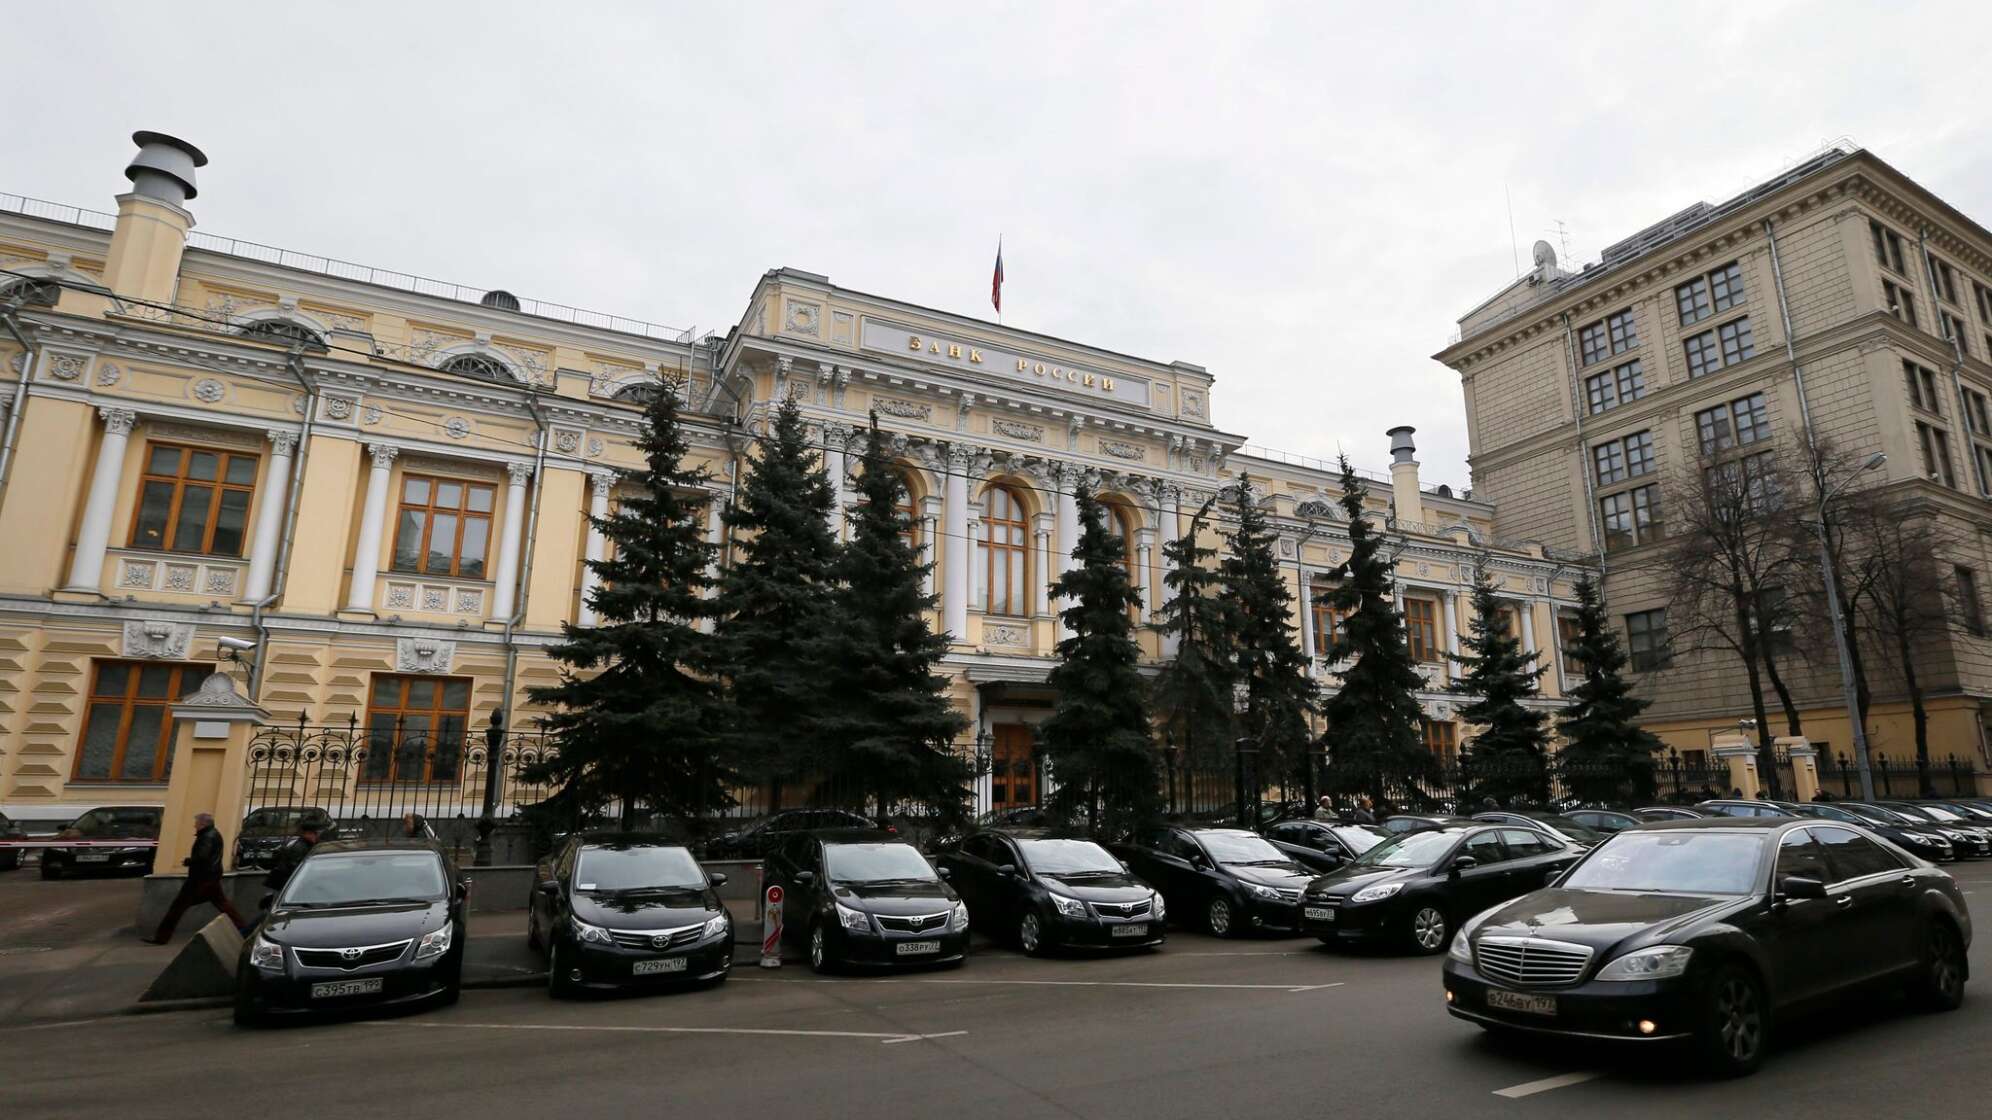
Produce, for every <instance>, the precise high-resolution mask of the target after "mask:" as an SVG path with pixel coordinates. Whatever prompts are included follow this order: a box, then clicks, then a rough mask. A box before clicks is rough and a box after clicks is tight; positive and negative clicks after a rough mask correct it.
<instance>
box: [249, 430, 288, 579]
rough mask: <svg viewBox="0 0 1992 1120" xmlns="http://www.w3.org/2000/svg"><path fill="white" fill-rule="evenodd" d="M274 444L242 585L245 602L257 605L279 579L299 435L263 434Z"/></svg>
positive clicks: (272, 431) (271, 448) (275, 431)
mask: <svg viewBox="0 0 1992 1120" xmlns="http://www.w3.org/2000/svg"><path fill="white" fill-rule="evenodd" d="M263 434H264V435H265V436H267V437H269V440H270V471H269V473H268V474H267V475H265V476H264V478H263V491H262V493H261V494H259V495H257V498H258V500H259V501H260V502H261V503H262V504H260V505H258V506H257V507H256V529H255V532H254V533H253V534H252V535H251V536H250V538H249V576H248V578H247V579H245V580H243V583H242V598H243V600H244V601H245V602H250V603H255V602H259V601H261V600H262V599H264V598H266V597H267V596H268V595H269V594H270V583H271V581H272V580H274V579H275V578H276V573H277V551H278V549H279V547H280V546H279V545H278V542H277V534H278V533H279V532H281V531H282V529H283V522H284V496H285V495H286V494H288V493H289V492H290V473H291V456H292V455H294V454H296V453H297V433H296V432H287V431H284V430H283V429H281V428H271V429H270V430H269V431H267V432H264V433H263Z"/></svg>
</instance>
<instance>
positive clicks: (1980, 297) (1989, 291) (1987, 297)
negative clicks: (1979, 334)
mask: <svg viewBox="0 0 1992 1120" xmlns="http://www.w3.org/2000/svg"><path fill="white" fill-rule="evenodd" d="M1971 295H1972V302H1974V303H1976V304H1978V321H1979V322H1981V323H1984V324H1985V325H1986V326H1992V288H1988V287H1986V286H1985V285H1983V284H1980V283H1979V282H1978V281H1976V280H1973V281H1972V282H1971Z"/></svg>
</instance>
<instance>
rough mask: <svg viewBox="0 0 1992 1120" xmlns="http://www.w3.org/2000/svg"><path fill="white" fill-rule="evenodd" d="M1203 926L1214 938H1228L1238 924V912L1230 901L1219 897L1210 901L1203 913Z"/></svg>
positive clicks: (1221, 896)
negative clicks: (1208, 928) (1208, 929)
mask: <svg viewBox="0 0 1992 1120" xmlns="http://www.w3.org/2000/svg"><path fill="white" fill-rule="evenodd" d="M1204 924H1205V925H1207V926H1209V927H1210V932H1211V934H1212V935H1213V936H1215V937H1230V936H1231V935H1232V934H1233V932H1234V928H1233V927H1235V926H1236V925H1237V924H1238V912H1237V911H1236V910H1235V909H1234V908H1233V907H1232V905H1231V900H1230V899H1228V898H1226V897H1224V896H1223V895H1219V896H1217V897H1216V898H1213V899H1211V900H1210V907H1209V908H1208V909H1206V910H1205V911H1204Z"/></svg>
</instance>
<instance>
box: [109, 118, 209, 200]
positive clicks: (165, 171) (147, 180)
mask: <svg viewBox="0 0 1992 1120" xmlns="http://www.w3.org/2000/svg"><path fill="white" fill-rule="evenodd" d="M131 142H132V143H134V144H137V145H138V154H137V155H135V156H133V157H131V165H130V166H128V167H126V168H125V178H127V179H130V180H131V183H132V190H133V191H135V192H137V193H138V194H142V195H144V196H145V197H147V198H156V199H158V200H159V201H161V202H168V203H171V204H173V205H174V206H179V205H181V204H182V203H184V202H186V201H187V200H188V199H191V198H193V197H194V196H195V195H198V194H199V193H200V191H199V190H197V189H196V188H195V186H194V168H196V167H206V166H207V161H208V157H207V156H206V154H204V153H203V152H202V151H201V150H200V149H199V148H196V147H194V146H193V145H192V144H189V143H187V142H186V141H185V140H182V139H180V138H179V137H176V136H168V135H166V134H165V133H163V132H134V133H132V134H131Z"/></svg>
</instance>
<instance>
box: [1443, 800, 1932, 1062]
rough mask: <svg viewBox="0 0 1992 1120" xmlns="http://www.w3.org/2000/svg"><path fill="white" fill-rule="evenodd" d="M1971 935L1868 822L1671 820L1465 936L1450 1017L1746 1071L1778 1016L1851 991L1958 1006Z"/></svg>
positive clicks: (1927, 876)
mask: <svg viewBox="0 0 1992 1120" xmlns="http://www.w3.org/2000/svg"><path fill="white" fill-rule="evenodd" d="M1970 943H1971V917H1970V914H1969V912H1968V911H1967V910H1966V908H1965V901H1964V896H1963V895H1962V894H1961V893H1960V892H1959V890H1958V888H1957V884H1956V883H1955V882H1953V881H1952V880H1951V877H1950V876H1949V875H1946V874H1944V873H1943V872H1942V871H1939V870H1937V869H1936V868H1934V867H1931V866H1929V865H1928V864H1926V863H1924V862H1923V861H1921V860H1919V859H1916V858H1915V857H1914V856H1911V855H1909V854H1907V853H1905V852H1903V851H1901V850H1900V849H1898V848H1896V847H1895V846H1894V845H1891V844H1889V843H1887V842H1886V841H1882V840H1878V839H1876V838H1875V837H1874V836H1872V835H1871V834H1869V833H1867V832H1865V831H1863V830H1861V829H1859V828H1857V827H1854V826H1850V825H1845V824H1839V823H1835V822H1830V821H1821V820H1813V819H1809V818H1803V817H1799V818H1792V817H1774V818H1745V819H1720V818H1718V819H1710V820H1701V821H1682V822H1679V823H1668V824H1655V825H1649V826H1647V827H1646V828H1642V829H1638V830H1636V831H1632V832H1626V833H1621V834H1620V835H1618V836H1614V837H1612V838H1611V839H1610V840H1608V841H1606V842H1605V843H1604V844H1602V845H1600V846H1599V847H1597V848H1596V849H1594V850H1593V851H1592V852H1591V853H1590V855H1589V856H1588V857H1587V858H1586V859H1585V860H1584V862H1582V863H1580V864H1579V865H1577V867H1575V868H1574V869H1572V870H1571V871H1570V872H1569V873H1568V874H1566V875H1565V876H1564V877H1563V878H1562V880H1561V881H1559V882H1558V883H1557V884H1556V886H1554V887H1551V888H1549V889H1546V890H1541V891H1536V892H1534V893H1532V894H1529V895H1526V896H1524V897H1522V898H1519V899H1516V900H1515V901H1513V902H1511V903H1509V904H1508V905H1506V906H1503V907H1500V908H1498V909H1496V910H1492V911H1490V912H1488V913H1486V914H1483V915H1481V916H1480V917H1479V918H1476V919H1474V920H1473V921H1472V922H1470V923H1468V924H1467V925H1466V926H1464V927H1462V928H1461V929H1460V931H1459V934H1458V935H1457V936H1456V937H1455V938H1454V939H1453V943H1452V948H1451V952H1450V953H1449V955H1448V957H1447V960H1446V964H1445V969H1444V982H1445V999H1446V1008H1447V1010H1448V1011H1450V1012H1451V1013H1452V1014H1453V1015H1454V1016H1456V1017H1458V1018H1461V1019H1466V1020H1470V1021H1472V1022H1475V1023H1478V1024H1480V1025H1481V1026H1483V1027H1487V1028H1490V1029H1495V1030H1515V1031H1528V1032H1538V1033H1543V1034H1550V1035H1563V1036H1566V1037H1578V1038H1594V1039H1625V1040H1646V1041H1664V1040H1675V1041H1681V1042H1686V1043H1689V1044H1691V1045H1693V1046H1694V1047H1695V1048H1696V1049H1697V1050H1698V1052H1699V1053H1700V1055H1701V1057H1702V1058H1703V1059H1704V1060H1705V1061H1706V1063H1707V1064H1708V1066H1709V1067H1710V1068H1711V1069H1712V1070H1713V1071H1715V1072H1717V1073H1721V1074H1738V1073H1747V1072H1749V1071H1751V1070H1753V1069H1755V1068H1757V1066H1759V1065H1760V1064H1762V1063H1763V1060H1764V1056H1765V1054H1766V1053H1767V1052H1768V1049H1769V1044H1770V1040H1771V1037H1772V1033H1773V1029H1774V1027H1775V1025H1776V1023H1777V1021H1778V1020H1779V1018H1781V1017H1784V1016H1788V1015H1790V1014H1791V1013H1793V1012H1795V1011H1798V1010H1800V1009H1804V1008H1810V1007H1816V1006H1818V1005H1820V1004H1821V1003H1822V1002H1824V1001H1825V1000H1827V999H1829V998H1830V997H1834V996H1837V995H1840V994H1842V993H1844V992H1847V991H1849V990H1851V989H1855V988H1859V987H1865V986H1868V985H1871V984H1902V983H1904V982H1906V983H1907V984H1908V985H1909V986H1910V988H1911V989H1912V991H1913V992H1914V993H1915V995H1916V997H1917V999H1918V1001H1919V1002H1921V1003H1922V1004H1924V1005H1926V1006H1928V1007H1931V1008H1934V1009H1939V1010H1948V1009H1950V1008H1954V1007H1956V1006H1958V1004H1959V1003H1960V1002H1961V1001H1962V1000H1963V998H1964V982H1965V978H1966V975H1967V969H1968V965H1967V959H1966V956H1965V953H1966V951H1967V949H1968V948H1969V946H1970Z"/></svg>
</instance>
